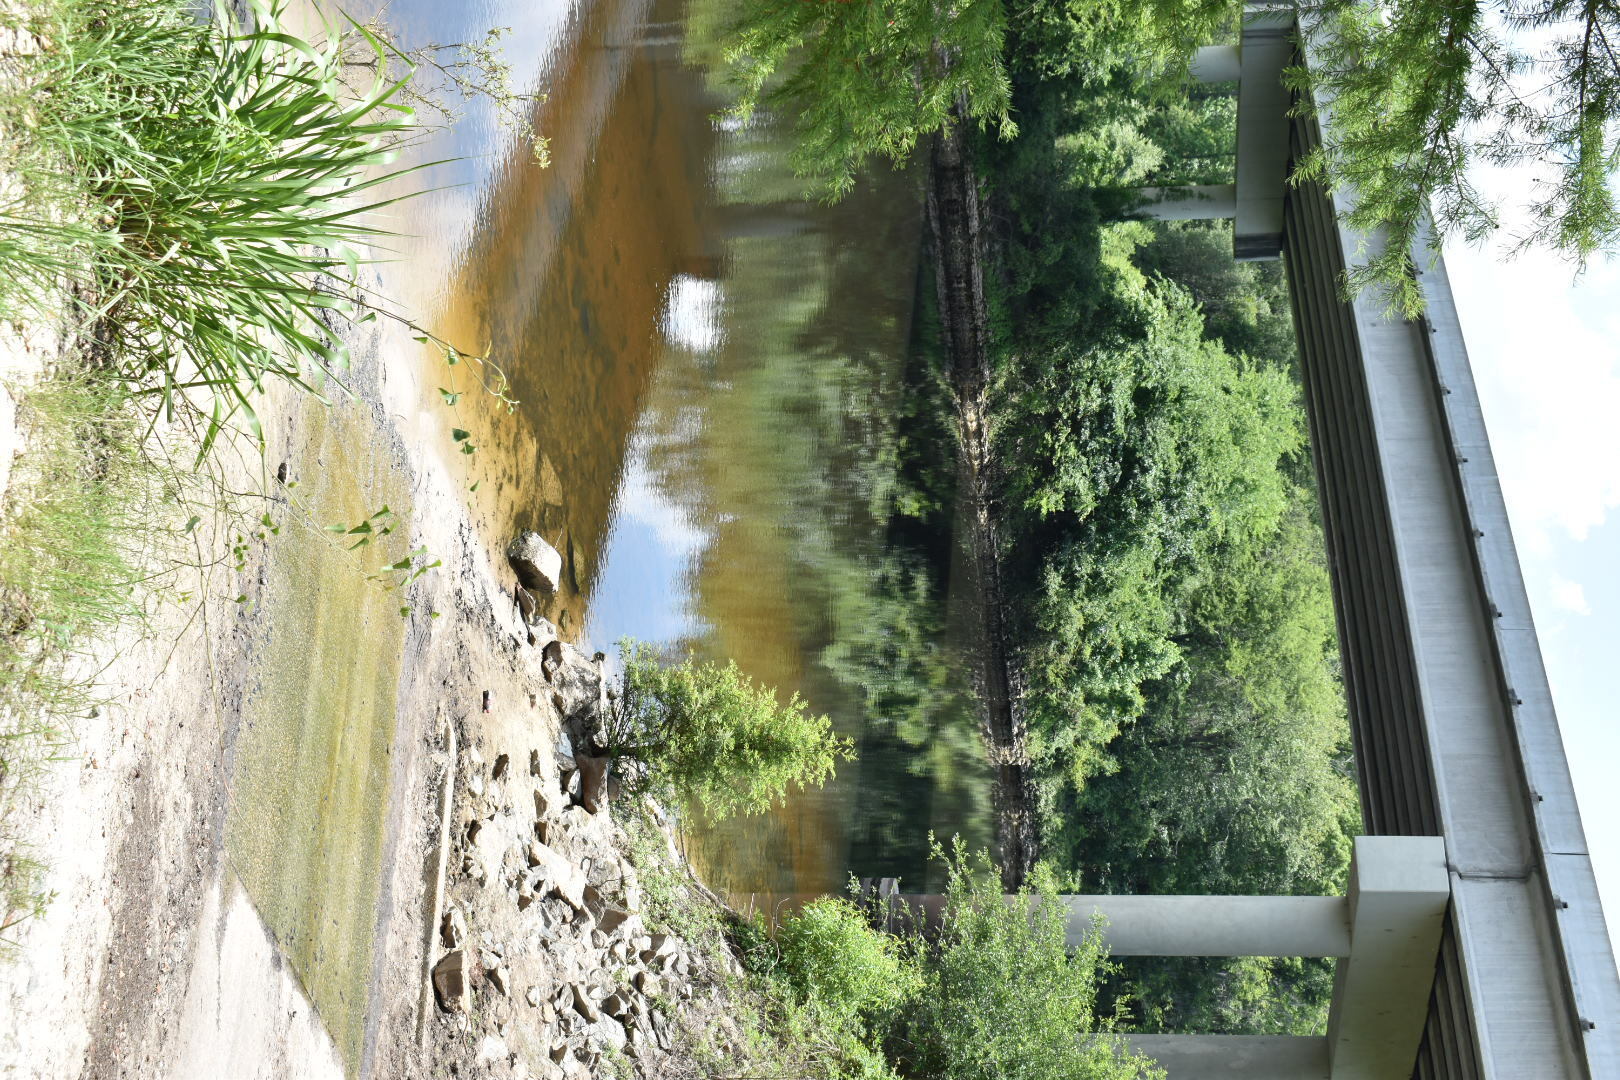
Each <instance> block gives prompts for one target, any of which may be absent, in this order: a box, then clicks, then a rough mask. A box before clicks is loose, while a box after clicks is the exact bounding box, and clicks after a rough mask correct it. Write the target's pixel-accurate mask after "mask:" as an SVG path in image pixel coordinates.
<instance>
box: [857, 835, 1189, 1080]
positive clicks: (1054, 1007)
mask: <svg viewBox="0 0 1620 1080" xmlns="http://www.w3.org/2000/svg"><path fill="white" fill-rule="evenodd" d="M1058 893H1059V886H1058V880H1057V878H1056V876H1055V875H1054V874H1053V873H1052V871H1051V869H1050V867H1046V866H1042V867H1040V868H1038V869H1037V871H1036V873H1035V874H1034V875H1033V884H1032V886H1031V887H1030V888H1027V889H1025V890H1023V891H1021V892H1020V893H1018V894H1017V895H1016V896H1014V897H1012V898H1010V899H1009V898H1007V897H1006V896H1004V895H1003V893H1002V887H1001V878H1000V876H999V875H998V874H997V873H996V872H995V871H994V870H993V868H992V867H991V866H990V864H989V861H988V859H986V858H984V857H982V856H981V857H980V858H978V859H976V860H974V859H970V858H968V857H967V856H966V855H965V854H964V853H963V852H962V851H961V850H960V849H958V850H957V851H956V852H954V853H953V854H952V855H951V857H950V861H949V881H948V885H947V887H946V896H947V903H946V906H945V909H944V915H943V925H942V926H941V927H940V930H939V932H938V935H937V938H936V939H935V940H934V941H933V942H931V943H930V945H929V946H928V948H927V954H926V961H925V962H924V963H923V965H922V970H923V977H924V980H925V983H924V986H923V990H922V992H921V993H920V994H919V995H918V996H917V998H916V999H915V1000H914V1001H913V1002H912V1003H911V1004H910V1005H909V1006H908V1007H907V1009H906V1010H905V1011H904V1013H903V1014H902V1015H901V1016H900V1017H899V1020H898V1023H897V1025H896V1028H895V1030H894V1032H893V1034H892V1035H891V1036H890V1039H889V1046H890V1048H891V1053H892V1055H893V1056H894V1057H895V1058H896V1060H897V1062H898V1064H899V1067H900V1071H901V1072H902V1073H903V1074H905V1075H907V1076H917V1077H931V1078H935V1080H1001V1078H1004V1077H1021V1078H1024V1080H1135V1078H1142V1080H1149V1078H1152V1077H1162V1076H1163V1075H1164V1074H1163V1072H1162V1071H1161V1070H1159V1069H1158V1068H1157V1066H1155V1065H1154V1064H1153V1063H1152V1062H1151V1061H1149V1060H1147V1059H1146V1058H1143V1057H1140V1056H1138V1055H1135V1054H1132V1053H1130V1052H1129V1051H1128V1050H1127V1049H1126V1048H1125V1046H1124V1045H1123V1042H1122V1041H1121V1040H1119V1039H1117V1038H1114V1037H1113V1036H1112V1034H1111V1031H1112V1027H1113V1025H1112V1022H1111V1019H1110V1018H1109V1017H1106V1016H1100V1015H1098V1012H1097V1009H1096V1003H1097V985H1098V980H1099V978H1100V977H1101V975H1102V974H1103V972H1104V970H1105V968H1106V967H1107V952H1106V949H1105V947H1104V946H1103V944H1102V940H1101V936H1100V935H1099V934H1094V933H1093V934H1088V935H1086V937H1085V938H1084V939H1083V940H1082V941H1081V943H1080V945H1079V947H1078V948H1076V949H1072V950H1071V949H1070V948H1069V947H1068V944H1067V934H1068V909H1067V908H1066V907H1065V906H1064V905H1063V904H1062V903H1061V902H1060V901H1059V900H1058Z"/></svg>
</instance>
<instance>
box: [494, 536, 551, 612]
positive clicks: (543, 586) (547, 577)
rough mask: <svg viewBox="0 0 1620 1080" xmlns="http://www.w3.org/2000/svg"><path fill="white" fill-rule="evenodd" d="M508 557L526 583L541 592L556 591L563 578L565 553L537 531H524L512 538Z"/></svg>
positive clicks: (521, 579)
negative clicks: (561, 552) (559, 551)
mask: <svg viewBox="0 0 1620 1080" xmlns="http://www.w3.org/2000/svg"><path fill="white" fill-rule="evenodd" d="M506 561H507V562H509V563H511V564H512V570H513V572H514V573H516V574H517V576H518V581H520V582H522V583H523V587H524V588H526V589H529V590H531V591H533V592H535V593H536V594H537V595H539V596H549V595H550V594H552V593H554V592H556V591H557V586H558V584H559V583H561V581H562V569H563V559H562V556H561V555H560V554H558V552H557V549H556V548H554V547H552V546H551V545H550V544H548V543H546V541H545V538H544V537H542V536H541V535H540V534H539V533H537V532H526V533H522V534H520V535H519V536H518V538H517V539H516V540H513V541H512V543H511V545H510V546H508V547H507V549H506Z"/></svg>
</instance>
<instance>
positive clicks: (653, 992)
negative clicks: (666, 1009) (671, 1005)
mask: <svg viewBox="0 0 1620 1080" xmlns="http://www.w3.org/2000/svg"><path fill="white" fill-rule="evenodd" d="M635 984H636V989H637V990H640V991H641V993H642V995H643V996H645V997H657V996H658V995H659V994H662V993H663V992H664V981H663V980H662V979H660V978H659V977H658V976H656V975H654V974H653V973H652V972H650V971H638V972H636V977H635Z"/></svg>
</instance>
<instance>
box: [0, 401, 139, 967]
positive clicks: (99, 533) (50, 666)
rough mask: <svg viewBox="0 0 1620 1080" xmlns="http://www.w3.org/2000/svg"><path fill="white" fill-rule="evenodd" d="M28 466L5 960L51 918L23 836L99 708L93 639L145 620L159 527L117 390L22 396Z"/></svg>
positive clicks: (11, 690) (10, 722)
mask: <svg viewBox="0 0 1620 1080" xmlns="http://www.w3.org/2000/svg"><path fill="white" fill-rule="evenodd" d="M18 421H19V428H20V430H22V431H23V432H24V433H25V435H26V438H27V441H28V447H29V452H28V454H26V455H24V456H22V457H19V458H18V461H17V466H16V468H15V469H14V470H13V471H12V473H11V476H10V481H9V484H8V486H7V489H6V492H5V499H4V506H3V513H0V952H3V949H4V942H5V937H6V934H5V931H6V929H8V928H9V927H11V926H14V925H16V924H17V923H18V922H20V921H22V920H23V919H25V918H28V917H31V916H33V915H36V914H38V913H39V912H40V911H42V910H43V907H44V904H45V901H46V899H47V897H46V896H45V895H44V894H43V893H42V892H41V885H40V882H41V880H42V878H43V871H44V867H43V865H42V864H41V863H40V862H39V861H38V860H37V859H36V858H35V857H34V854H33V852H32V849H31V847H30V841H29V837H28V836H27V835H26V834H25V833H24V832H22V831H21V830H20V825H19V822H20V821H22V820H26V819H24V818H21V817H20V816H19V813H18V812H19V810H20V809H21V808H22V807H23V806H24V805H25V804H27V803H28V802H29V801H30V800H32V799H33V798H35V797H36V796H37V794H38V782H39V780H40V777H41V775H42V771H43V770H44V769H45V768H46V767H47V766H48V764H49V763H50V762H51V761H53V760H55V759H57V758H59V757H61V756H62V755H65V754H67V753H69V752H70V749H71V739H72V732H71V720H72V718H73V717H74V716H75V715H82V714H84V713H85V712H87V711H88V710H89V709H91V708H92V707H93V706H94V703H95V698H94V697H93V695H92V693H91V691H90V688H89V686H88V685H87V677H86V675H85V673H84V672H82V671H77V670H75V668H74V665H73V662H74V660H75V659H76V658H80V659H82V654H83V650H84V647H85V644H86V641H87V640H90V639H93V638H95V637H97V636H100V635H102V634H105V633H107V632H110V631H113V630H115V629H117V628H118V627H119V626H120V625H122V624H129V623H131V622H135V621H138V620H139V619H140V617H141V610H140V608H139V606H138V603H137V600H136V599H135V598H134V597H133V595H132V591H133V586H134V583H135V581H136V580H137V578H138V577H139V576H140V575H139V573H138V572H137V570H136V569H135V564H136V556H137V551H138V549H140V548H149V547H150V546H151V544H152V538H153V535H154V533H155V532H156V531H157V530H156V529H154V526H153V523H152V521H151V520H150V518H149V517H148V516H147V515H148V513H149V512H150V511H151V509H152V507H151V505H150V504H149V502H148V498H149V497H151V496H152V495H153V493H154V490H155V488H156V484H155V481H154V478H153V476H152V471H153V470H152V469H151V467H150V465H149V463H147V462H146V461H145V459H144V458H142V457H141V455H140V453H139V450H138V447H139V445H140V432H141V423H140V418H139V416H138V415H137V414H136V413H135V411H134V410H133V409H131V408H130V407H129V405H128V401H127V398H126V397H125V395H124V393H123V390H122V388H121V387H119V386H118V385H117V384H116V383H114V382H112V381H111V380H109V379H107V378H105V377H104V376H101V375H98V374H94V373H63V374H59V375H57V376H54V377H52V378H49V379H46V380H44V381H43V382H41V383H39V384H38V385H36V386H34V387H32V388H31V389H30V390H28V391H27V392H26V393H25V394H23V395H22V396H21V399H20V401H19V409H18Z"/></svg>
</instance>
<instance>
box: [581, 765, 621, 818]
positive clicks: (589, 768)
mask: <svg viewBox="0 0 1620 1080" xmlns="http://www.w3.org/2000/svg"><path fill="white" fill-rule="evenodd" d="M574 763H575V764H576V765H578V766H579V794H578V795H577V796H576V797H575V799H574V801H575V802H577V803H579V805H581V806H583V807H584V808H585V809H586V810H588V811H590V812H591V813H593V814H595V813H598V812H600V811H601V810H602V809H603V808H604V807H606V806H607V779H608V768H609V766H611V765H612V764H613V759H612V758H609V757H606V756H602V757H592V756H588V755H585V754H579V755H577V756H575V758H574Z"/></svg>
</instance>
